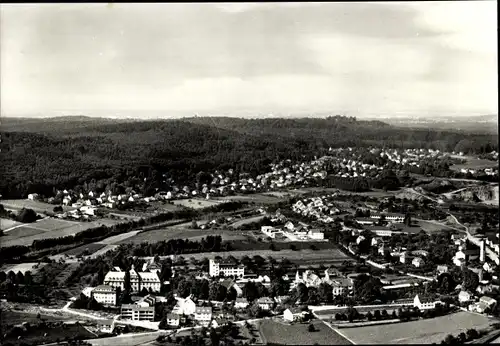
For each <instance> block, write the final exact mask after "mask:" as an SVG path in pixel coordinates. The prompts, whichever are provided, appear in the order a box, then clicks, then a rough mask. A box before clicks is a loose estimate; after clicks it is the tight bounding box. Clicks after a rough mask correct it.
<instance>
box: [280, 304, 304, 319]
mask: <svg viewBox="0 0 500 346" xmlns="http://www.w3.org/2000/svg"><path fill="white" fill-rule="evenodd" d="M306 313H307V311H302V310H301V309H300V308H297V307H292V308H289V309H286V310H285V311H284V312H283V319H284V320H285V321H288V322H294V321H297V320H300V319H301V318H302V317H304V315H305V314H306Z"/></svg>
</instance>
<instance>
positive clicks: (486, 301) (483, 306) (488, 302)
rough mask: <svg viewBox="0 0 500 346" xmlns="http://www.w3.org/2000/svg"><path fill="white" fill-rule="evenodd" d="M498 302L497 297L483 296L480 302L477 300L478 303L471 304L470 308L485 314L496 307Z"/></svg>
mask: <svg viewBox="0 0 500 346" xmlns="http://www.w3.org/2000/svg"><path fill="white" fill-rule="evenodd" d="M496 303H497V301H496V300H495V299H493V298H490V297H486V296H483V297H481V298H480V299H479V302H477V303H476V304H471V305H469V310H470V311H475V312H478V313H480V314H484V313H485V312H487V311H488V310H489V309H492V308H494V307H495V305H496Z"/></svg>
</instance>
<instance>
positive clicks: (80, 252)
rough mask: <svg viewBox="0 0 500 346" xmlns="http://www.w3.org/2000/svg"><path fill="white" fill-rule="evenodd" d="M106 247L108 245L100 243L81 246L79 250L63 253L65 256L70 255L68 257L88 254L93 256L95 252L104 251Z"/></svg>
mask: <svg viewBox="0 0 500 346" xmlns="http://www.w3.org/2000/svg"><path fill="white" fill-rule="evenodd" d="M105 246H106V244H99V243H92V244H86V245H82V246H79V247H77V248H74V249H71V250H68V251H65V252H63V254H64V255H68V256H75V257H77V256H80V255H83V254H84V253H85V252H86V253H87V254H89V255H90V254H93V253H94V252H96V251H98V250H100V249H102V248H103V247H105Z"/></svg>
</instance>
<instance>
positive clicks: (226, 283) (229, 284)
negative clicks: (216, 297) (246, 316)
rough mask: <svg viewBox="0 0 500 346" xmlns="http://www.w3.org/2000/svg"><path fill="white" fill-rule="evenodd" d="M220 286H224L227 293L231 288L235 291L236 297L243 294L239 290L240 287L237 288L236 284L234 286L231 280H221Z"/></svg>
mask: <svg viewBox="0 0 500 346" xmlns="http://www.w3.org/2000/svg"><path fill="white" fill-rule="evenodd" d="M221 285H222V286H224V287H225V288H226V290H227V292H229V290H230V289H231V288H233V289H234V290H235V291H236V295H237V296H238V297H241V295H242V294H243V290H242V289H241V288H240V286H238V284H236V283H235V282H234V281H233V280H231V279H226V280H223V281H222V282H221Z"/></svg>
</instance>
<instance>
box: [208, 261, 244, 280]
mask: <svg viewBox="0 0 500 346" xmlns="http://www.w3.org/2000/svg"><path fill="white" fill-rule="evenodd" d="M208 269H209V270H208V273H209V274H210V276H211V277H214V276H220V275H224V276H236V277H243V276H244V275H245V267H244V266H243V265H239V264H238V263H236V262H233V261H231V260H229V259H222V260H215V259H210V261H209V266H208Z"/></svg>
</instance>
